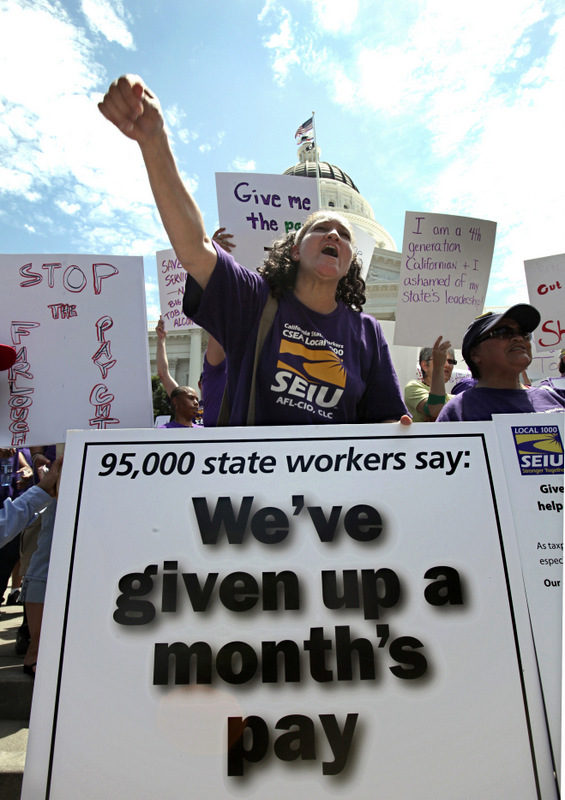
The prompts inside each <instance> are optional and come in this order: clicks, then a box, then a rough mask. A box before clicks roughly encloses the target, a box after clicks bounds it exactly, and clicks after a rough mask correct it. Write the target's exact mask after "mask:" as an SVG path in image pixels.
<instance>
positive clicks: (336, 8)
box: [312, 0, 359, 34]
mask: <svg viewBox="0 0 565 800" xmlns="http://www.w3.org/2000/svg"><path fill="white" fill-rule="evenodd" d="M312 5H313V8H314V13H315V23H316V24H317V25H321V26H322V28H324V30H326V31H328V33H342V34H343V33H348V32H349V31H350V30H351V28H352V27H353V25H354V23H355V20H356V18H357V14H358V11H359V3H358V0H347V2H344V0H313V2H312Z"/></svg>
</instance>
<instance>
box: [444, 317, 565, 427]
mask: <svg viewBox="0 0 565 800" xmlns="http://www.w3.org/2000/svg"><path fill="white" fill-rule="evenodd" d="M539 322H540V314H539V312H538V311H537V309H535V308H534V307H533V306H530V305H527V304H525V303H522V304H519V305H515V306H512V307H511V308H509V309H508V310H507V311H505V312H504V313H502V314H493V313H492V312H490V311H489V312H488V313H487V314H483V315H482V316H480V317H477V319H475V320H474V321H473V322H472V323H471V325H469V327H468V328H467V331H466V333H465V336H464V337H463V345H462V348H461V350H462V353H463V358H464V359H465V361H466V363H467V366H468V367H469V369H470V370H471V374H472V375H473V377H474V378H476V379H477V385H476V386H474V387H473V388H471V389H467V391H466V392H463V393H462V394H459V395H457V396H456V397H454V398H453V399H452V400H450V401H449V403H447V405H446V406H445V407H444V408H443V410H442V411H441V412H440V414H439V416H438V422H443V421H458V420H463V421H468V420H488V419H492V415H493V414H514V413H530V414H531V413H533V412H545V411H563V410H564V409H565V399H563V398H562V397H560V396H559V395H558V394H557V392H555V391H554V390H553V389H551V388H549V387H533V386H524V385H523V384H522V382H521V374H522V372H524V371H525V370H526V369H527V368H528V366H529V365H530V363H531V361H532V345H531V339H532V331H533V330H535V329H536V328H537V326H538V325H539Z"/></svg>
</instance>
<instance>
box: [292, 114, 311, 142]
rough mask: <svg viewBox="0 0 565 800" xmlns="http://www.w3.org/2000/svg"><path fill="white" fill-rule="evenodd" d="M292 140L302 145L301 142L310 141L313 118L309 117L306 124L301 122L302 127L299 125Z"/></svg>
mask: <svg viewBox="0 0 565 800" xmlns="http://www.w3.org/2000/svg"><path fill="white" fill-rule="evenodd" d="M294 138H295V139H296V142H297V143H298V144H302V142H309V141H312V140H313V138H314V117H310V119H307V120H306V122H303V123H302V125H299V127H298V129H297V131H296V133H295V134H294Z"/></svg>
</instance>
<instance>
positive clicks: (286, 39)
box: [259, 3, 300, 85]
mask: <svg viewBox="0 0 565 800" xmlns="http://www.w3.org/2000/svg"><path fill="white" fill-rule="evenodd" d="M267 6H268V7H267ZM267 6H265V8H264V9H263V11H262V12H261V14H260V15H259V17H260V19H261V20H263V19H264V18H265V16H266V14H267V11H268V12H270V11H274V12H275V13H276V15H277V16H278V17H279V18H280V24H279V29H278V31H277V32H276V33H272V34H271V35H270V36H269V37H267V38H266V39H264V41H263V44H264V46H265V47H266V48H267V49H268V50H272V51H273V62H272V63H273V73H274V76H275V81H276V82H277V83H279V84H280V85H283V84H284V83H285V81H286V79H287V77H288V73H289V71H290V68H291V67H292V66H293V65H297V64H299V63H300V57H299V54H298V48H297V46H296V43H295V37H294V32H293V30H292V18H291V15H290V13H289V11H288V10H287V9H286V8H284V7H283V6H280V7H276V6H275V5H274V4H269V3H268V4H267ZM263 12H265V13H263Z"/></svg>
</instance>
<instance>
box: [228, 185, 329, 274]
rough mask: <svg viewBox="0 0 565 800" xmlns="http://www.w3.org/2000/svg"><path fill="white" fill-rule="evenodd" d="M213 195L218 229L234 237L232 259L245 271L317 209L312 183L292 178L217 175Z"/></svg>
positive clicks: (258, 265)
mask: <svg viewBox="0 0 565 800" xmlns="http://www.w3.org/2000/svg"><path fill="white" fill-rule="evenodd" d="M216 193H217V197H218V218H219V220H220V225H222V226H223V227H225V228H226V229H227V231H228V233H232V234H233V236H234V239H233V240H234V242H235V245H236V249H235V250H234V251H233V253H232V255H233V257H234V258H235V260H236V261H237V262H238V263H239V264H243V266H245V267H248V268H249V269H257V267H260V266H261V264H262V263H263V261H264V259H265V255H266V254H267V252H268V250H269V249H270V247H271V245H272V244H273V242H274V241H275V240H276V239H284V237H285V236H286V235H287V233H290V231H294V230H298V229H299V228H300V227H301V226H302V223H303V222H304V220H305V219H306V218H307V217H308V216H309V215H310V214H311V213H312V212H313V211H316V210H317V209H318V198H317V191H316V181H315V180H313V179H307V178H299V177H296V176H295V175H265V174H259V173H256V172H250V173H244V172H217V173H216Z"/></svg>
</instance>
